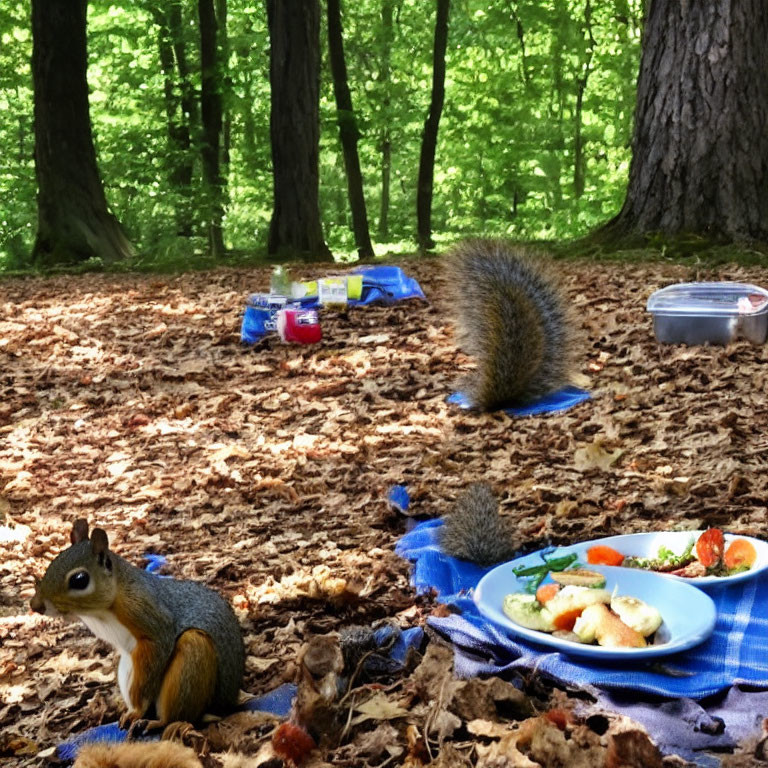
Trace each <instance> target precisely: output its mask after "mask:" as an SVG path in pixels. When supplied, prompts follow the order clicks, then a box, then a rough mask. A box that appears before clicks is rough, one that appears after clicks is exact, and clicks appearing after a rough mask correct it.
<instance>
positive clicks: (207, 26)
mask: <svg viewBox="0 0 768 768" xmlns="http://www.w3.org/2000/svg"><path fill="white" fill-rule="evenodd" d="M197 9H198V10H197V12H198V16H199V19H200V71H201V79H200V114H201V117H202V121H203V122H202V125H203V142H202V153H201V154H202V159H203V180H204V181H205V188H206V189H205V198H206V203H207V204H206V223H207V227H208V248H209V251H210V254H211V256H213V257H214V258H217V257H219V256H221V255H223V253H224V236H223V233H222V221H223V219H224V204H223V196H224V181H223V179H222V176H221V162H220V152H221V125H222V117H221V78H220V75H219V57H218V50H217V46H218V43H217V37H218V35H217V29H218V25H217V21H216V11H215V9H214V4H213V0H198V3H197Z"/></svg>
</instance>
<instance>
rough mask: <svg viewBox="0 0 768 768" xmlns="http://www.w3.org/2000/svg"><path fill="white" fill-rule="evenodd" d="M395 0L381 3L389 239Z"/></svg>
mask: <svg viewBox="0 0 768 768" xmlns="http://www.w3.org/2000/svg"><path fill="white" fill-rule="evenodd" d="M393 5H394V3H393V0H382V3H381V78H380V79H381V84H382V87H383V88H384V98H383V102H382V118H383V122H384V124H383V126H382V129H381V142H380V147H381V207H380V208H379V240H381V241H382V242H387V240H388V239H389V200H390V192H389V189H390V181H391V177H392V138H391V133H390V130H389V120H390V117H391V111H390V105H391V99H390V87H391V83H390V70H391V60H392V40H393V37H394V35H393V28H392V16H393V10H394V9H393Z"/></svg>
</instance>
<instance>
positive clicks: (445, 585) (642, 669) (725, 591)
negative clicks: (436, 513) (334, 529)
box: [396, 520, 768, 699]
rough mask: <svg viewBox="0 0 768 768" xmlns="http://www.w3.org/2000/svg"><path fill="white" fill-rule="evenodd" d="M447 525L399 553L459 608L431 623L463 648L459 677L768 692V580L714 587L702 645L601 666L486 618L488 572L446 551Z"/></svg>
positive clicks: (649, 690) (674, 692)
mask: <svg viewBox="0 0 768 768" xmlns="http://www.w3.org/2000/svg"><path fill="white" fill-rule="evenodd" d="M441 525H442V521H440V520H430V521H427V522H425V523H421V524H420V525H418V526H416V527H415V528H414V529H413V530H411V531H410V532H409V533H407V534H406V535H405V536H404V537H403V538H402V539H401V540H400V542H398V545H397V549H396V552H397V553H398V554H399V555H400V556H402V557H404V558H406V559H408V560H411V561H413V563H414V567H413V574H412V583H413V585H414V586H415V587H416V588H417V590H418V591H420V592H426V591H429V590H431V589H434V590H435V591H436V592H437V594H438V595H439V596H440V599H441V601H442V602H444V603H448V604H451V605H453V606H455V607H456V608H457V609H458V612H457V613H456V614H454V615H451V616H448V617H445V618H437V617H432V618H430V619H429V624H430V626H432V627H433V628H434V629H436V630H437V631H439V632H440V633H441V634H443V635H445V636H447V637H448V638H449V639H450V640H451V642H452V643H453V644H454V646H455V647H456V648H457V649H458V650H459V651H460V652H459V653H457V656H456V672H457V674H459V675H460V676H472V675H478V674H499V673H500V672H503V671H505V670H510V669H521V668H522V669H536V670H537V671H539V672H543V673H545V674H547V675H550V676H551V677H552V678H554V679H556V680H559V681H561V682H562V683H566V684H569V685H574V684H575V685H586V686H597V687H600V688H604V689H608V690H616V691H624V692H627V691H636V692H642V693H645V694H654V695H657V696H666V697H681V696H683V697H688V698H692V699H701V698H703V697H706V696H710V695H713V694H716V693H718V692H721V691H724V690H725V689H727V688H729V687H730V686H732V685H734V684H746V685H751V686H757V687H763V688H768V576H763V577H758V578H755V579H752V580H750V581H746V582H741V583H740V584H734V585H732V586H729V587H723V586H720V587H716V588H715V589H712V590H709V594H710V595H711V597H712V599H713V600H714V601H715V605H716V607H717V613H718V617H717V624H716V626H715V631H714V633H713V635H712V636H711V637H710V639H709V640H707V641H706V642H704V643H703V644H702V645H700V646H698V647H696V648H693V649H691V650H688V651H685V652H684V653H680V654H677V655H673V656H670V657H667V658H663V659H661V660H660V663H659V661H656V663H651V662H650V661H649V662H647V663H634V664H627V663H606V662H599V663H598V662H595V661H593V660H588V659H582V658H576V657H570V656H567V655H565V654H562V653H558V652H552V651H551V650H549V649H547V648H545V647H537V646H535V645H533V644H529V643H527V642H523V641H521V640H519V639H517V638H515V639H513V638H512V637H510V636H509V635H507V634H506V633H505V632H503V631H502V630H501V629H498V628H497V627H496V626H494V625H493V624H491V623H489V622H488V621H486V620H485V619H484V618H483V617H482V616H481V615H480V614H479V613H478V611H477V609H476V608H475V605H474V603H473V601H472V599H471V590H472V589H473V588H474V587H475V586H476V585H477V582H478V581H479V580H480V578H481V577H482V576H483V575H484V574H485V573H487V571H488V570H489V569H484V568H480V567H478V566H476V565H472V564H471V563H466V562H463V561H460V560H456V559H454V558H451V557H448V556H447V555H445V554H443V552H442V551H441V550H440V546H439V543H438V529H439V527H440V526H441ZM680 610H681V611H684V610H685V606H683V605H681V606H680Z"/></svg>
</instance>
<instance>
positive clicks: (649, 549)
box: [548, 531, 768, 588]
mask: <svg viewBox="0 0 768 768" xmlns="http://www.w3.org/2000/svg"><path fill="white" fill-rule="evenodd" d="M702 533H704V531H662V532H659V533H629V534H626V535H624V536H608V537H607V538H605V539H593V540H592V541H582V542H580V543H579V544H574V545H572V546H570V547H558V548H557V549H555V550H554V553H553V556H555V557H557V556H559V555H567V554H570V553H571V552H574V553H575V554H576V555H578V557H579V562H581V563H583V564H584V565H585V567H587V568H592V566H591V565H588V564H587V550H588V549H589V548H590V547H594V546H595V545H597V544H605V545H606V546H608V547H611V548H612V549H615V550H616V551H617V552H621V554H622V555H624V556H627V555H630V556H632V557H656V556H657V555H658V553H659V547H661V546H665V547H667V548H668V549H671V550H672V551H673V552H674V553H675V554H676V555H679V554H681V553H682V552H684V551H685V548H686V547H687V546H688V543H689V542H690V540H691V539H693V540H694V541H696V540H698V538H699V536H701V534H702ZM734 539H746V540H747V541H749V542H751V543H752V545H753V546H754V548H755V551H756V552H757V560H755V564H754V565H753V566H752V567H751V568H750V569H749V570H748V571H742V572H741V573H735V574H733V576H700V577H698V578H695V579H687V578H685V577H683V576H672V575H671V574H669V573H666V574H662V575H663V576H665V577H666V578H671V579H677V580H678V581H684V582H686V583H688V584H693V585H695V586H697V587H704V588H706V587H710V586H713V585H716V584H723V585H725V584H735V583H736V582H739V581H746V580H747V579H754V578H755V576H757V575H758V574H760V573H762V572H763V571H765V570H766V568H768V542H765V541H761V540H760V539H753V538H752V537H751V536H738V535H736V534H732V533H726V534H725V548H726V549H728V544H729V543H730V542H732V541H733V540H734ZM694 546H695V545H694ZM694 551H695V550H694ZM549 556H550V555H548V557H549Z"/></svg>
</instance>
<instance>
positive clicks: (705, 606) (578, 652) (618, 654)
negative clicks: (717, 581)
mask: <svg viewBox="0 0 768 768" xmlns="http://www.w3.org/2000/svg"><path fill="white" fill-rule="evenodd" d="M541 563H542V560H541V557H540V556H539V554H538V553H533V554H531V555H526V556H525V557H519V558H517V560H513V561H512V562H509V563H504V564H503V565H499V566H497V567H496V568H494V569H493V570H492V571H489V572H488V573H487V574H486V575H485V576H483V578H482V579H480V583H479V584H478V585H477V587H476V589H475V594H474V599H475V605H477V608H478V610H479V611H480V613H481V614H483V616H485V617H486V618H487V619H490V620H491V621H492V622H493V623H494V624H497V625H498V626H500V627H502V628H503V629H505V630H507V631H508V632H509V633H511V634H513V635H518V636H519V637H522V638H525V639H526V640H529V641H531V642H534V643H538V644H540V645H546V646H549V647H551V648H553V649H555V650H558V651H562V652H564V653H569V654H572V655H574V656H588V657H591V658H596V659H613V660H625V661H626V660H629V659H646V658H650V657H656V656H667V655H669V654H671V653H678V652H680V651H684V650H686V649H688V648H692V647H693V646H695V645H698V644H699V643H702V642H704V640H706V639H707V638H708V637H709V636H710V635H711V634H712V630H713V629H714V627H715V619H716V616H717V612H716V610H715V604H714V603H713V602H712V598H711V597H710V596H709V595H707V594H706V593H705V592H702V591H701V590H700V589H696V587H694V586H692V585H691V584H687V583H686V582H685V580H683V579H669V578H665V577H664V576H660V575H659V574H658V573H653V572H652V571H641V570H636V569H634V568H621V567H615V566H607V565H593V566H590V570H594V571H599V572H600V573H602V574H604V575H605V578H606V589H608V590H609V591H611V592H612V591H613V589H614V588H615V587H618V594H620V595H628V596H631V597H637V598H639V599H640V600H643V601H645V602H646V603H648V604H649V605H653V606H655V607H656V608H657V609H658V611H659V613H661V617H662V619H663V623H662V625H661V627H659V629H658V631H657V632H656V634H655V637H654V645H649V646H647V647H645V648H603V647H602V646H599V645H585V644H582V643H575V642H573V641H571V640H563V639H560V638H557V637H553V636H552V635H550V634H548V633H547V632H537V631H536V630H533V629H526V628H525V627H521V626H520V625H519V624H516V623H515V622H514V621H512V619H510V618H508V617H507V615H506V614H505V613H504V611H503V610H502V604H503V602H504V598H505V597H506V596H507V595H508V594H510V593H512V592H523V591H524V590H525V584H526V582H525V580H524V579H518V578H517V577H516V576H515V574H514V573H513V571H512V569H513V568H517V567H519V566H529V565H539V564H541Z"/></svg>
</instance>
